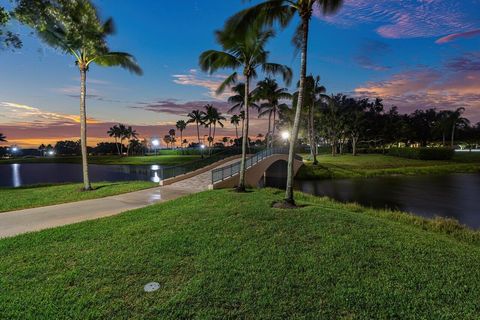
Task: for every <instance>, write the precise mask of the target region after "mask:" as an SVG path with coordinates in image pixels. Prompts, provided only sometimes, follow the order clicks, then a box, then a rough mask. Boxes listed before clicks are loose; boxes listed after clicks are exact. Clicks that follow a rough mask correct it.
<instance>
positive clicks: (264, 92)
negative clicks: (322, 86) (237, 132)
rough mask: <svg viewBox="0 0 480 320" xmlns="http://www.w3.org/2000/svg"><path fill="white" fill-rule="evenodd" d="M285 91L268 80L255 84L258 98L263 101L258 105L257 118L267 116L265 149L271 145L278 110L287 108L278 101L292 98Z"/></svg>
mask: <svg viewBox="0 0 480 320" xmlns="http://www.w3.org/2000/svg"><path fill="white" fill-rule="evenodd" d="M287 91H288V89H286V88H280V87H279V86H278V83H277V81H275V80H274V79H270V78H266V79H265V80H263V81H260V82H259V83H258V84H257V92H258V93H257V95H258V98H259V99H261V100H262V101H265V102H263V103H262V104H260V107H259V114H258V117H259V118H260V117H263V116H267V115H268V132H267V147H271V146H272V145H273V139H274V137H275V123H276V118H277V113H278V110H279V109H280V108H282V107H284V106H285V107H286V106H287V105H286V104H285V103H280V101H281V100H290V99H291V98H292V95H291V94H290V93H288V92H287ZM272 117H273V125H272Z"/></svg>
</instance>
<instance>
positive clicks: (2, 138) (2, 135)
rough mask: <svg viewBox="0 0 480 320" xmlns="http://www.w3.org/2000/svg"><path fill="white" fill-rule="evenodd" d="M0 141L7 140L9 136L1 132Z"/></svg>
mask: <svg viewBox="0 0 480 320" xmlns="http://www.w3.org/2000/svg"><path fill="white" fill-rule="evenodd" d="M0 142H7V137H6V136H5V135H4V134H3V133H0Z"/></svg>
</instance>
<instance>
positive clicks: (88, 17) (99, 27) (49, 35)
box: [19, 0, 142, 190]
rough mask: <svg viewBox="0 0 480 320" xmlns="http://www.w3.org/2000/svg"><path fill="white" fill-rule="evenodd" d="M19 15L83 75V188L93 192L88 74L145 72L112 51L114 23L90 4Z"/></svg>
mask: <svg viewBox="0 0 480 320" xmlns="http://www.w3.org/2000/svg"><path fill="white" fill-rule="evenodd" d="M26 10H27V11H26V12H21V13H20V14H19V17H20V20H22V21H25V22H26V23H27V24H29V25H31V26H33V27H34V28H35V29H36V30H37V32H38V35H39V36H40V38H41V39H42V40H43V41H44V42H45V43H47V44H48V45H50V46H52V47H53V48H55V49H59V50H61V51H63V52H64V53H67V54H70V55H72V56H73V57H74V58H75V64H76V66H77V67H78V69H79V71H80V137H81V138H80V140H81V151H82V169H83V185H84V186H83V188H84V189H85V190H91V189H92V187H91V184H90V179H89V176H88V160H87V115H86V102H85V100H86V96H87V88H86V81H87V71H88V70H89V69H90V66H91V65H92V64H97V65H99V66H102V67H112V66H119V67H122V68H125V69H127V70H129V71H131V72H133V73H136V74H138V75H141V74H142V69H141V68H140V67H139V66H138V64H137V63H136V62H135V59H134V57H133V56H132V55H130V54H128V53H125V52H114V51H110V49H109V48H108V45H107V39H106V38H107V37H108V36H110V35H112V34H113V33H114V30H115V28H114V24H113V20H112V19H107V20H106V21H105V22H102V21H101V20H100V16H99V14H98V12H97V9H96V8H95V6H94V5H93V4H92V3H91V2H90V1H88V0H77V1H65V2H60V4H58V5H56V6H53V5H52V6H51V8H49V9H48V10H44V12H42V14H38V12H37V11H36V10H34V8H33V7H32V8H28V7H27V8H26Z"/></svg>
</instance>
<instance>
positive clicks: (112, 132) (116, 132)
mask: <svg viewBox="0 0 480 320" xmlns="http://www.w3.org/2000/svg"><path fill="white" fill-rule="evenodd" d="M107 134H108V136H109V137H113V138H114V139H115V146H116V147H117V152H118V155H121V153H120V146H119V144H118V139H120V137H121V136H122V133H121V132H120V128H119V127H118V126H117V125H114V126H113V127H110V129H108V131H107Z"/></svg>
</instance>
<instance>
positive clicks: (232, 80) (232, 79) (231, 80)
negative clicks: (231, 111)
mask: <svg viewBox="0 0 480 320" xmlns="http://www.w3.org/2000/svg"><path fill="white" fill-rule="evenodd" d="M235 82H237V73H236V72H234V73H232V74H231V75H230V76H228V77H227V78H226V79H225V80H224V81H223V82H222V83H221V84H220V86H219V87H218V89H217V90H216V94H222V93H223V92H225V89H226V88H228V87H230V86H231V85H232V84H234V83H235Z"/></svg>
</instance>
